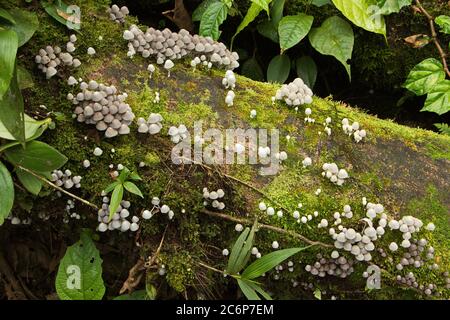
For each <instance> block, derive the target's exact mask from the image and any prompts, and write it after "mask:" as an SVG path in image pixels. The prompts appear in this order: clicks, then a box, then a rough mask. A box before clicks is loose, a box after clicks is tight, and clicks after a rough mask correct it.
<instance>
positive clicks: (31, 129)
mask: <svg viewBox="0 0 450 320" xmlns="http://www.w3.org/2000/svg"><path fill="white" fill-rule="evenodd" d="M0 105H1V103H0ZM50 121H51V119H50V118H48V119H45V120H40V121H38V120H34V119H33V118H31V117H30V116H28V115H26V114H25V115H24V122H25V140H29V139H31V138H33V137H34V136H35V135H36V134H37V133H38V130H39V128H41V127H43V126H44V127H45V126H46V125H47V124H48V123H50ZM0 138H2V139H6V140H16V139H15V138H14V137H13V136H12V135H11V133H9V131H8V130H7V129H6V128H5V126H4V125H3V123H2V121H1V120H0Z"/></svg>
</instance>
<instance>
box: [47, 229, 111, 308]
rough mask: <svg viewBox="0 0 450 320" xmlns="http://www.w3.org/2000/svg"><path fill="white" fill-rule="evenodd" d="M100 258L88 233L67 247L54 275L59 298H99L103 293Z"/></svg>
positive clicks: (83, 233)
mask: <svg viewBox="0 0 450 320" xmlns="http://www.w3.org/2000/svg"><path fill="white" fill-rule="evenodd" d="M102 261H103V260H102V259H101V258H100V254H99V251H98V250H97V248H96V247H95V244H94V242H93V241H92V239H91V237H90V236H89V233H88V232H87V231H86V230H83V232H82V233H81V236H80V240H79V241H78V242H77V243H75V244H74V245H72V246H70V247H68V248H67V251H66V254H65V255H64V257H63V258H62V259H61V262H60V264H59V268H58V273H57V275H56V292H57V294H58V296H59V298H60V299H61V300H101V299H102V298H103V295H104V294H105V285H104V284H103V279H102Z"/></svg>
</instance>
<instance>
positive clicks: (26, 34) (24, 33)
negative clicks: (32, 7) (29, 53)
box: [9, 8, 39, 47]
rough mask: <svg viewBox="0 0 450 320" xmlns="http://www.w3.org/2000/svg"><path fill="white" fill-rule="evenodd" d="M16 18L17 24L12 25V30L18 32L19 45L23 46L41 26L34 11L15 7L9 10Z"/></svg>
mask: <svg viewBox="0 0 450 320" xmlns="http://www.w3.org/2000/svg"><path fill="white" fill-rule="evenodd" d="M9 12H10V13H11V15H12V16H13V17H14V19H15V20H16V24H15V25H13V26H11V28H10V29H11V30H14V31H15V32H16V33H17V36H18V38H19V47H21V46H23V45H24V44H25V43H27V42H28V40H30V39H31V37H32V36H33V34H34V32H35V31H36V30H37V28H38V27H39V21H38V18H37V15H36V14H35V13H34V12H30V11H26V10H21V9H19V8H14V9H11V10H10V11H9Z"/></svg>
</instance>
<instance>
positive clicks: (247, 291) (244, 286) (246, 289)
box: [237, 279, 261, 300]
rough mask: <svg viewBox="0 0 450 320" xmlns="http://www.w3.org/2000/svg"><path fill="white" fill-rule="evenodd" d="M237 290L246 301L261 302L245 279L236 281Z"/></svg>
mask: <svg viewBox="0 0 450 320" xmlns="http://www.w3.org/2000/svg"><path fill="white" fill-rule="evenodd" d="M237 282H238V285H239V288H241V290H242V293H243V294H244V295H245V297H246V298H247V299H248V300H261V298H260V297H259V296H258V294H257V293H256V291H255V290H254V289H253V288H252V287H251V286H250V285H249V281H247V280H245V279H237Z"/></svg>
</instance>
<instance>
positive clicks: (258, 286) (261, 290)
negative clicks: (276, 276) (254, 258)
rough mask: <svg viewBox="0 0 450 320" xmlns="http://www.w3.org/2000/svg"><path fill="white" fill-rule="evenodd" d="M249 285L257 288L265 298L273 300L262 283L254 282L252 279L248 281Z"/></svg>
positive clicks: (254, 288)
mask: <svg viewBox="0 0 450 320" xmlns="http://www.w3.org/2000/svg"><path fill="white" fill-rule="evenodd" d="M248 285H249V286H250V287H251V288H253V290H255V291H256V292H257V293H259V294H260V295H261V296H262V297H263V298H264V299H266V300H273V299H272V297H271V296H270V295H269V294H268V293H267V292H266V291H264V289H263V288H261V286H260V285H258V284H256V283H255V282H252V281H248Z"/></svg>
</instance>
